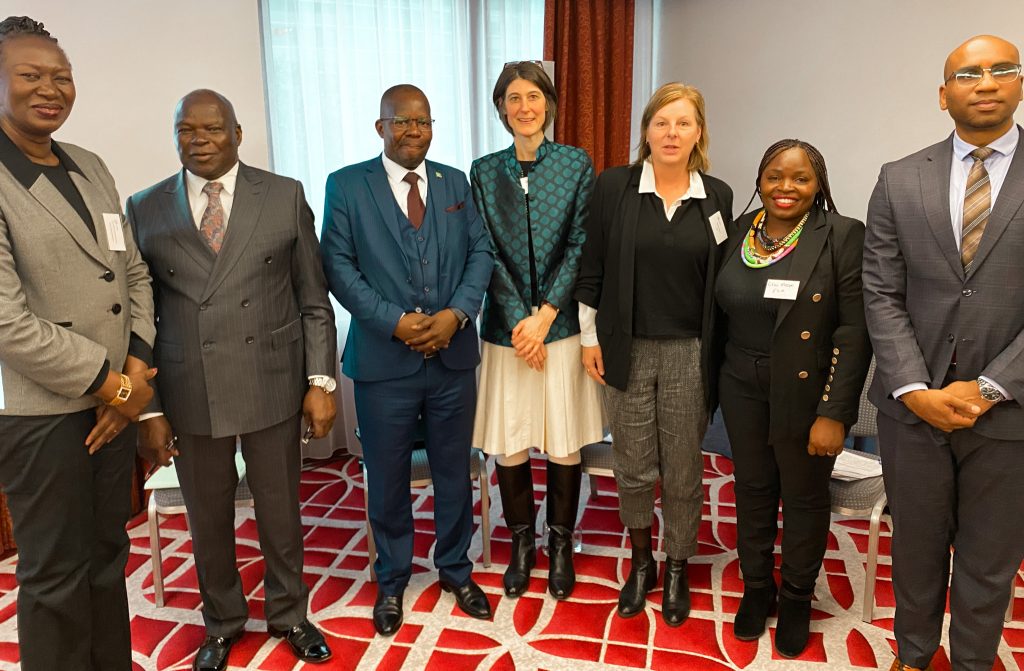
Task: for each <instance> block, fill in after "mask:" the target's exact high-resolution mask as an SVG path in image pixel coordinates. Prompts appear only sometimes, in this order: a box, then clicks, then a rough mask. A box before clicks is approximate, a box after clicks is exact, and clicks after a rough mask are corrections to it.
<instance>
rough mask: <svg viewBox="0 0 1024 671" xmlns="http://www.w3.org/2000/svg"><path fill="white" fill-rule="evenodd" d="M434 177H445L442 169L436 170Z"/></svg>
mask: <svg viewBox="0 0 1024 671" xmlns="http://www.w3.org/2000/svg"><path fill="white" fill-rule="evenodd" d="M434 177H437V178H438V179H444V178H443V177H442V176H441V171H440V170H435V171H434Z"/></svg>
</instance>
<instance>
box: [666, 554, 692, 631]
mask: <svg viewBox="0 0 1024 671" xmlns="http://www.w3.org/2000/svg"><path fill="white" fill-rule="evenodd" d="M689 615H690V583H689V581H688V580H687V577H686V560H685V559H672V558H671V557H669V558H668V561H666V562H665V586H664V588H663V589H662V593H661V618H662V619H663V620H665V624H667V625H668V626H670V627H678V626H679V625H681V624H682V623H683V622H684V621H685V620H686V618H687V617H688V616H689Z"/></svg>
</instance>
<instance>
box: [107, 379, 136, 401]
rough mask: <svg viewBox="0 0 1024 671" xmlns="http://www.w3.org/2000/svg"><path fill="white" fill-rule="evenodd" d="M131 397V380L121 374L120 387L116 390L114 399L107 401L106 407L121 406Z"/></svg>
mask: <svg viewBox="0 0 1024 671" xmlns="http://www.w3.org/2000/svg"><path fill="white" fill-rule="evenodd" d="M131 395H132V379H131V378H130V377H128V376H127V375H125V374H124V373H121V386H120V387H118V388H117V393H115V394H114V398H112V399H110V400H109V401H107V405H121V404H123V403H124V402H125V401H127V400H128V398H129V397H130V396H131Z"/></svg>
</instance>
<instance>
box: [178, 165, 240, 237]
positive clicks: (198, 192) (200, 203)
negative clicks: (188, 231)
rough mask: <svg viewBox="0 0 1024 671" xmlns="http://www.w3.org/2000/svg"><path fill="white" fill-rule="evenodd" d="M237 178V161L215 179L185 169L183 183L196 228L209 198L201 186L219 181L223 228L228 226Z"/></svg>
mask: <svg viewBox="0 0 1024 671" xmlns="http://www.w3.org/2000/svg"><path fill="white" fill-rule="evenodd" d="M237 180H238V161H235V164H234V165H233V166H231V170H228V171H227V172H226V173H224V174H223V175H221V176H220V177H218V178H217V179H206V178H204V177H200V176H199V175H194V174H192V173H191V172H189V171H188V170H186V171H185V185H186V186H187V187H188V204H189V207H191V208H192V219H193V220H194V221H195V224H196V228H199V226H200V224H201V223H202V221H203V213H204V212H206V206H207V205H208V204H209V201H210V198H209V196H207V195H206V194H205V193H203V187H205V186H206V185H207V184H209V183H210V182H220V183H221V184H222V185H223V186H224V188H223V189H222V190H221V192H220V204H221V207H222V208H223V209H224V228H225V230H226V229H227V227H228V221H230V219H231V205H232V203H234V202H235V182H236V181H237Z"/></svg>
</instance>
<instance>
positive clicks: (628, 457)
mask: <svg viewBox="0 0 1024 671" xmlns="http://www.w3.org/2000/svg"><path fill="white" fill-rule="evenodd" d="M604 389H605V401H606V403H605V405H606V406H607V411H608V418H609V421H610V423H611V430H612V451H613V454H614V456H615V482H616V484H617V485H618V490H619V518H620V519H621V520H622V523H623V524H625V525H626V527H628V528H632V529H642V528H644V527H648V526H651V520H652V516H653V514H654V487H655V484H656V483H657V481H658V478H659V476H660V477H661V507H662V514H663V524H664V536H665V551H666V552H667V553H668V556H670V557H672V558H673V559H687V558H689V557H692V556H693V555H695V554H697V528H698V526H699V525H700V517H701V507H702V505H703V503H704V490H703V488H702V487H701V475H702V473H703V470H704V462H703V459H702V458H701V454H700V445H701V441H703V439H704V432H705V431H706V430H707V425H708V415H707V408H706V407H705V405H704V385H703V382H702V380H701V374H700V340H699V339H698V338H685V339H679V340H649V339H644V338H635V339H634V340H633V350H632V352H631V353H630V372H629V384H628V385H627V387H626V391H620V390H618V389H615V388H613V387H605V388H604Z"/></svg>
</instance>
